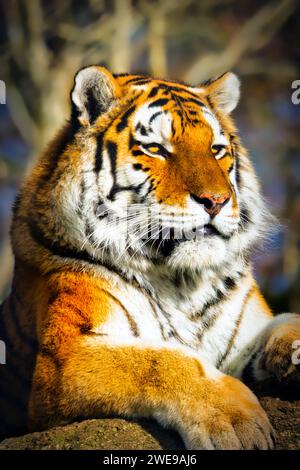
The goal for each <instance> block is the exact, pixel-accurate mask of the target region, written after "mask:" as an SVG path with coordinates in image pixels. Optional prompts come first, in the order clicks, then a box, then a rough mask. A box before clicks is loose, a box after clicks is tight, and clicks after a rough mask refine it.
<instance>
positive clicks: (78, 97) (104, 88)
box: [71, 65, 120, 127]
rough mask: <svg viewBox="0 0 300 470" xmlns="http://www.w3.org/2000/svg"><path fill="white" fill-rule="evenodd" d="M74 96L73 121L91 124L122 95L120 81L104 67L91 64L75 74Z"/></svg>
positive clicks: (86, 124)
mask: <svg viewBox="0 0 300 470" xmlns="http://www.w3.org/2000/svg"><path fill="white" fill-rule="evenodd" d="M74 82H75V83H74V87H73V90H72V92H71V98H72V121H73V122H74V123H75V122H76V123H77V125H78V123H79V124H81V125H82V126H85V127H86V126H89V125H91V124H93V123H94V122H95V121H96V119H97V118H98V117H99V116H100V115H101V114H103V113H105V112H107V111H109V110H110V109H111V108H112V107H113V106H114V104H115V102H116V101H117V99H118V96H119V95H120V89H119V86H118V83H117V82H116V80H115V79H114V77H113V75H112V74H111V73H110V72H109V71H108V70H106V69H105V68H104V67H98V66H96V65H91V66H89V67H85V68H83V69H81V70H79V72H78V73H77V74H76V75H75V79H74Z"/></svg>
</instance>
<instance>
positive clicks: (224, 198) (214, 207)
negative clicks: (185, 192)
mask: <svg viewBox="0 0 300 470" xmlns="http://www.w3.org/2000/svg"><path fill="white" fill-rule="evenodd" d="M191 198H192V199H194V201H196V202H198V203H199V204H203V206H204V209H205V210H206V212H207V213H208V214H209V215H210V216H211V217H214V216H215V215H217V214H219V212H220V210H221V209H222V207H223V206H225V204H226V203H227V202H228V201H229V199H230V194H222V195H220V196H216V195H215V194H209V193H203V194H200V196H196V195H195V194H191Z"/></svg>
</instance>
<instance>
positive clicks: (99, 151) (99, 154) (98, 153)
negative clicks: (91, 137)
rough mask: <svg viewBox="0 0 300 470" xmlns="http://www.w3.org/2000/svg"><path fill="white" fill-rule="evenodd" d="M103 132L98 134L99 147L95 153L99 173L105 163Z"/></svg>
mask: <svg viewBox="0 0 300 470" xmlns="http://www.w3.org/2000/svg"><path fill="white" fill-rule="evenodd" d="M103 137H104V135H103V133H101V134H98V135H97V148H96V153H95V172H96V173H99V171H101V168H102V163H103V155H102V153H103Z"/></svg>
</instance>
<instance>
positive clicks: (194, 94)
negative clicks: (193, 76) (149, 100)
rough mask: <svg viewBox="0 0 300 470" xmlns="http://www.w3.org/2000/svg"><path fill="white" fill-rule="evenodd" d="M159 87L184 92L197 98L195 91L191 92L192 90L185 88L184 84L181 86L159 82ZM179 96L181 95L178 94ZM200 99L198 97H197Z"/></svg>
mask: <svg viewBox="0 0 300 470" xmlns="http://www.w3.org/2000/svg"><path fill="white" fill-rule="evenodd" d="M160 87H161V88H164V89H165V90H167V91H169V92H171V93H176V94H177V93H185V94H187V95H190V96H191V97H192V98H195V99H197V100H198V99H199V96H198V94H197V93H193V92H192V91H190V90H187V89H186V88H184V86H183V87H182V88H181V87H179V86H176V85H173V84H172V85H170V84H167V83H160ZM179 98H181V96H179ZM199 100H200V99H199Z"/></svg>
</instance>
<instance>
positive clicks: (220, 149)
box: [211, 144, 227, 158]
mask: <svg viewBox="0 0 300 470" xmlns="http://www.w3.org/2000/svg"><path fill="white" fill-rule="evenodd" d="M211 151H212V153H213V154H214V156H215V157H216V158H222V157H224V155H225V154H226V151H227V149H226V147H225V145H217V144H214V145H212V146H211Z"/></svg>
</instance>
